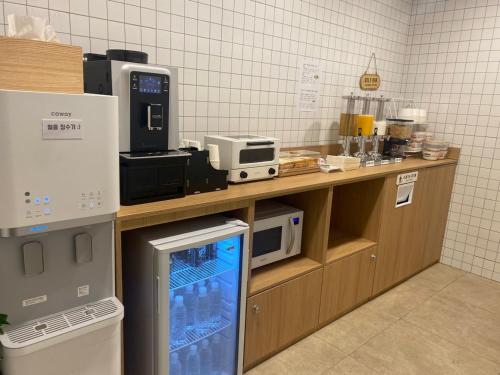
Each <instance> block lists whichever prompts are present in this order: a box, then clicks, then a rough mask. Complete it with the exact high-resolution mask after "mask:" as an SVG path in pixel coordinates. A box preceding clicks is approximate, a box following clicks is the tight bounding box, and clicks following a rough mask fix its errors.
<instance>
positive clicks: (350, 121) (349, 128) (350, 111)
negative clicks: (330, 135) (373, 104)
mask: <svg viewBox="0 0 500 375" xmlns="http://www.w3.org/2000/svg"><path fill="white" fill-rule="evenodd" d="M342 99H346V100H347V105H346V107H345V112H342V113H341V114H340V127H339V135H340V136H341V137H343V140H342V145H343V148H344V150H343V152H342V153H341V154H340V155H341V156H350V155H351V141H352V136H353V135H356V130H357V119H358V113H357V112H356V101H357V100H358V99H359V97H358V96H354V95H353V93H351V95H348V96H343V97H342Z"/></svg>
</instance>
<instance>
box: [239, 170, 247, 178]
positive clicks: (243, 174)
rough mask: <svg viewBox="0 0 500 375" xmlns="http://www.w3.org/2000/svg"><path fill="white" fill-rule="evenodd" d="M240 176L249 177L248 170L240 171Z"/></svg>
mask: <svg viewBox="0 0 500 375" xmlns="http://www.w3.org/2000/svg"><path fill="white" fill-rule="evenodd" d="M240 177H241V178H247V177H248V173H247V172H245V171H242V172H241V173H240Z"/></svg>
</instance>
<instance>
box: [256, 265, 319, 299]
mask: <svg viewBox="0 0 500 375" xmlns="http://www.w3.org/2000/svg"><path fill="white" fill-rule="evenodd" d="M321 267H322V265H321V263H320V262H316V261H315V260H313V259H310V258H307V257H304V256H298V257H294V258H289V259H285V260H282V261H279V262H275V263H271V264H269V265H267V266H264V267H260V268H257V269H255V270H253V271H252V278H251V281H250V289H249V291H248V294H249V295H250V296H253V295H255V294H257V293H260V292H262V291H264V290H266V289H269V288H272V287H274V286H276V285H279V284H283V283H284V282H286V281H289V280H292V279H294V278H296V277H298V276H301V275H304V274H306V273H308V272H311V271H314V270H316V269H318V268H321Z"/></svg>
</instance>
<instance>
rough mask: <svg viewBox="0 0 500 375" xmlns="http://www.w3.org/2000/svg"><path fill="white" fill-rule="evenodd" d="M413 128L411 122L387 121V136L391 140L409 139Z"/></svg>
mask: <svg viewBox="0 0 500 375" xmlns="http://www.w3.org/2000/svg"><path fill="white" fill-rule="evenodd" d="M413 127H414V122H413V120H405V119H394V118H392V119H387V134H388V135H390V136H391V138H397V139H411V135H412V133H413Z"/></svg>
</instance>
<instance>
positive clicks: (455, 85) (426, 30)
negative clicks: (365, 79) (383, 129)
mask: <svg viewBox="0 0 500 375" xmlns="http://www.w3.org/2000/svg"><path fill="white" fill-rule="evenodd" d="M499 62H500V2H499V1H498V0H415V1H414V2H413V9H412V16H411V23H410V32H409V46H408V53H407V56H406V72H405V78H404V81H405V82H407V83H406V85H405V86H404V89H403V91H404V93H405V96H408V97H413V98H415V99H416V100H417V101H418V102H421V103H422V104H423V106H424V107H426V108H428V110H429V121H430V127H431V129H432V130H434V131H435V132H436V133H437V134H438V135H439V136H441V137H443V138H445V139H447V140H449V141H450V142H451V143H452V144H453V145H455V146H459V147H461V148H462V154H461V157H460V162H459V167H458V172H457V176H456V180H455V185H454V190H453V198H452V204H451V209H450V214H449V220H448V227H447V231H446V239H445V244H444V252H443V256H442V262H444V263H446V264H451V265H453V266H456V267H458V268H461V269H464V270H466V271H471V272H473V273H475V274H478V275H482V276H484V277H487V278H491V279H494V280H497V281H500V193H499V187H500V138H499V135H500V134H499V130H500V73H499Z"/></svg>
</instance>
